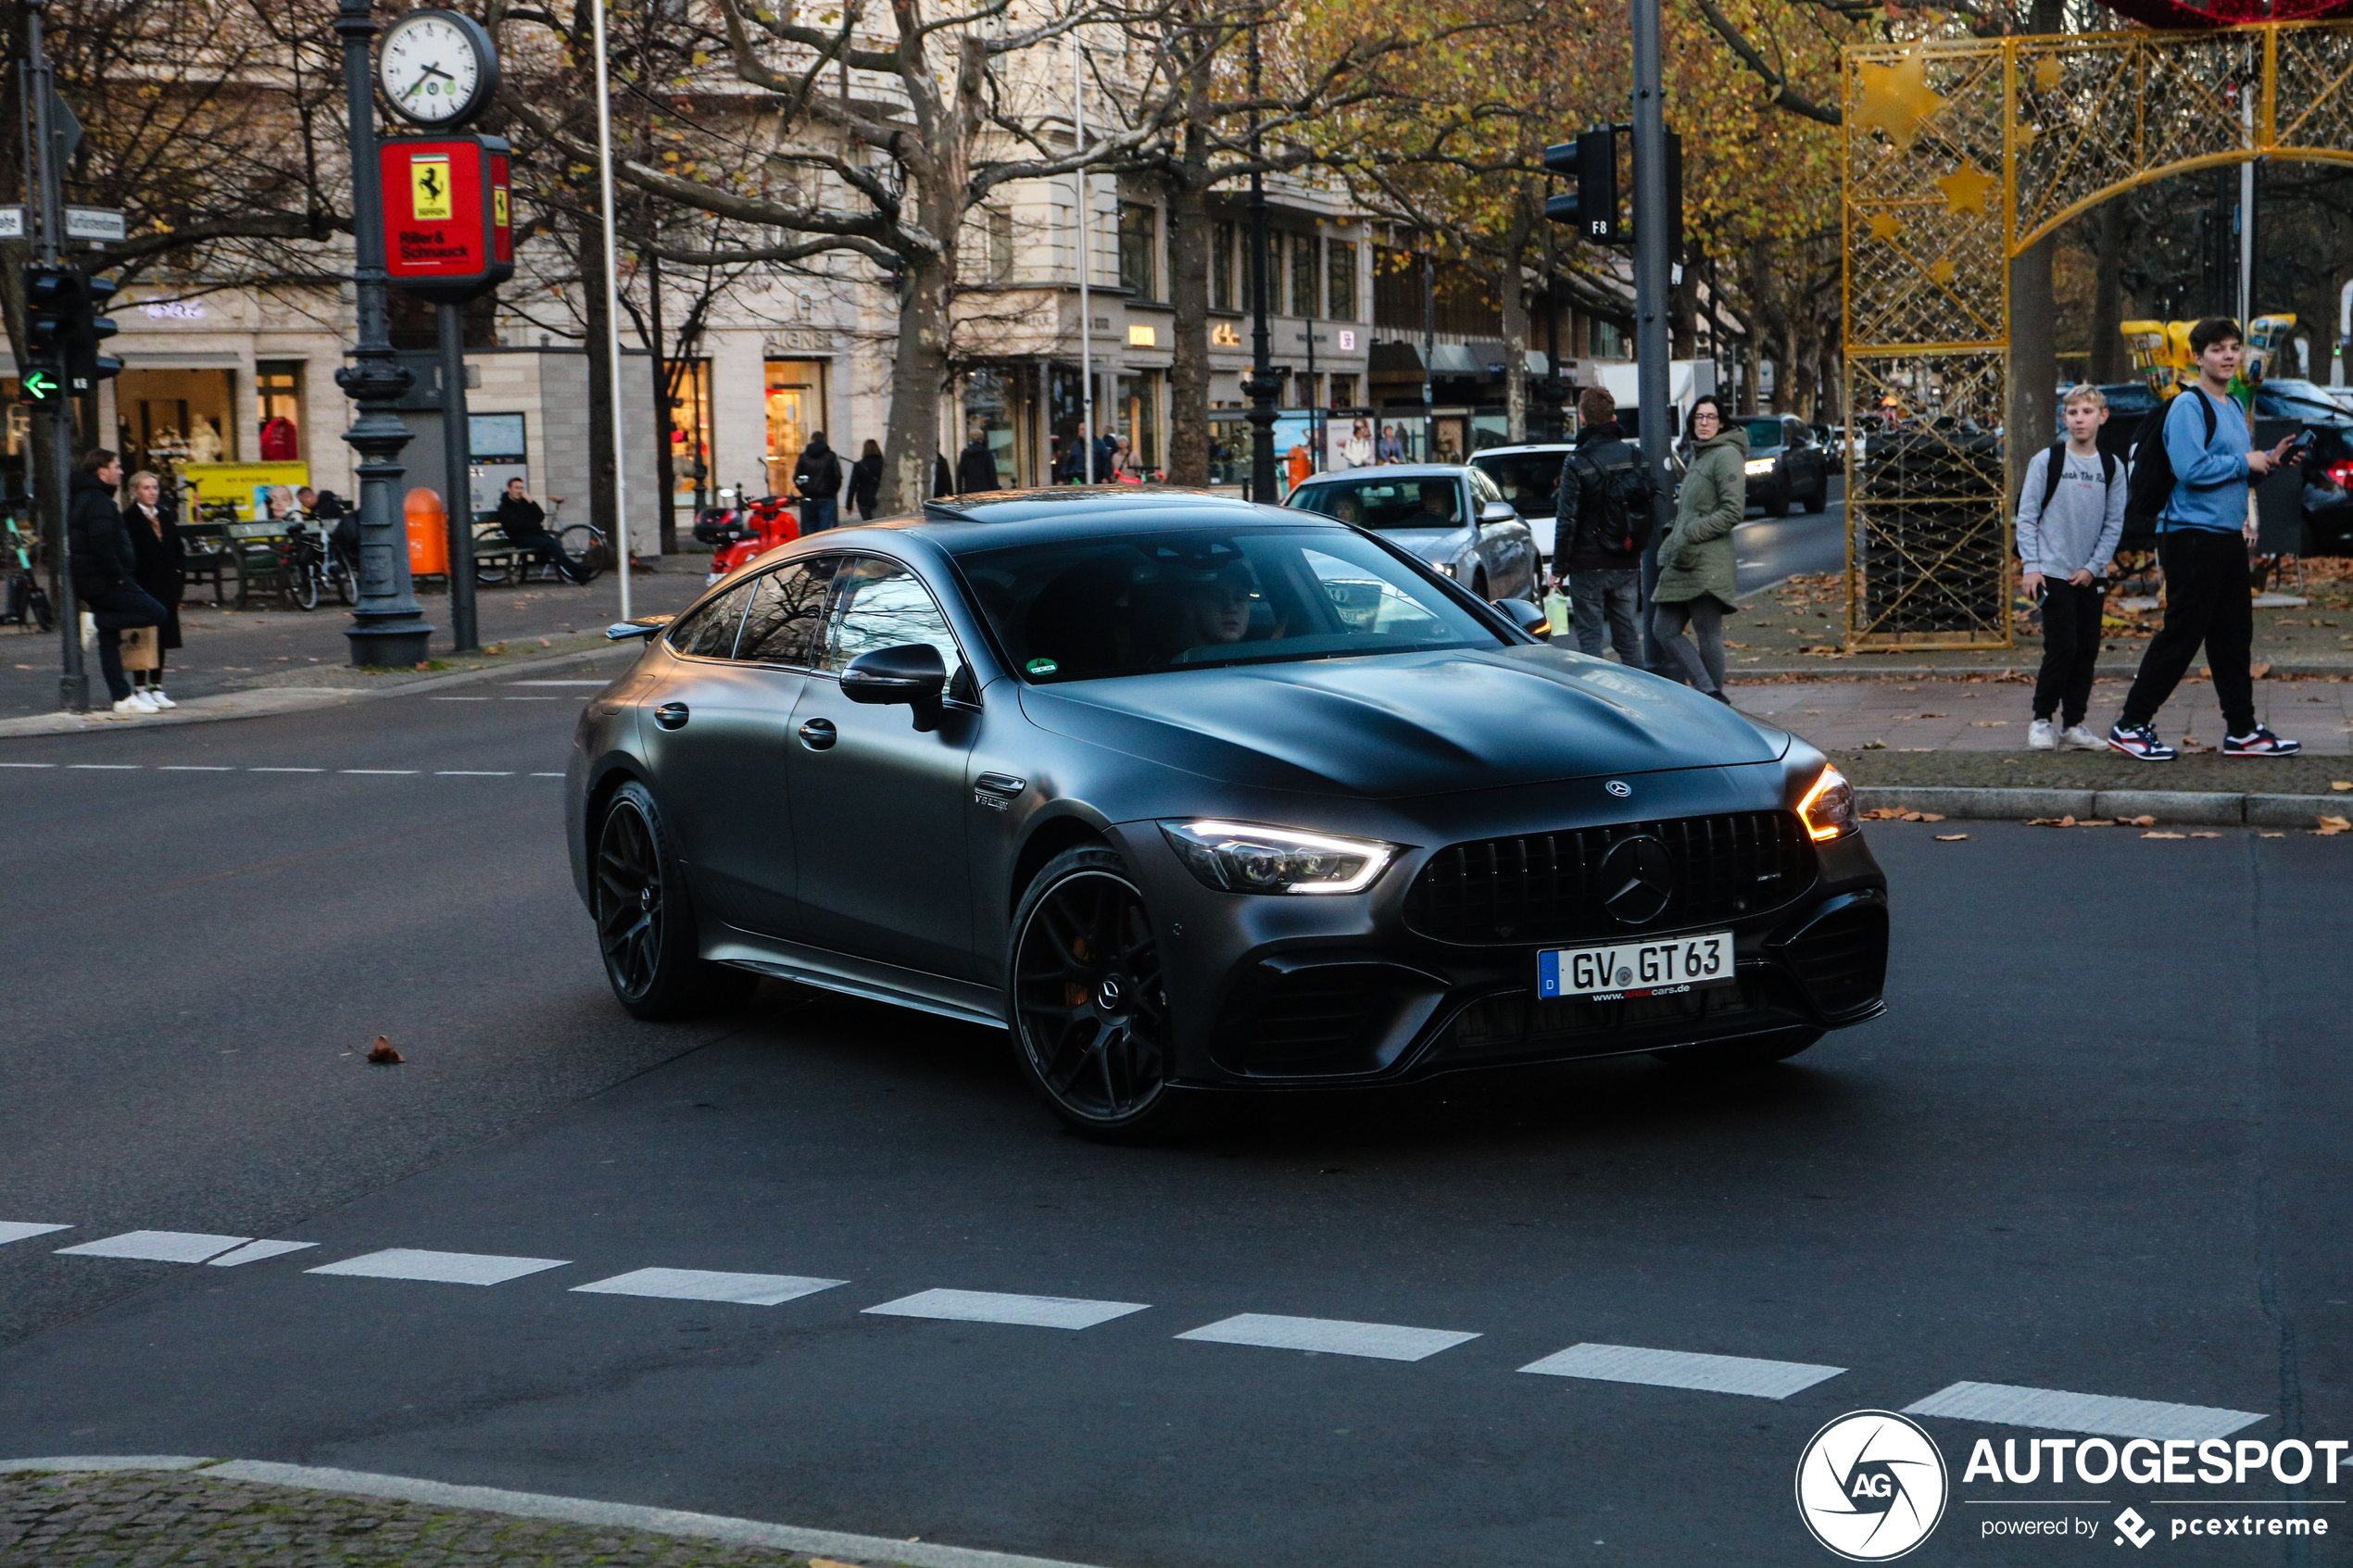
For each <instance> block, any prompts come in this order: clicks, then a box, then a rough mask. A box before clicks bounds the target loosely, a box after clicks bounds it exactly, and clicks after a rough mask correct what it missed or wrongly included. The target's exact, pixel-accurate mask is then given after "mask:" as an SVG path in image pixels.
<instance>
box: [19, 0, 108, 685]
mask: <svg viewBox="0 0 2353 1568" xmlns="http://www.w3.org/2000/svg"><path fill="white" fill-rule="evenodd" d="M46 6H47V0H26V4H25V25H26V31H27V38H26V53H27V55H28V56H29V58H28V62H27V63H28V64H29V66H30V67H31V69H29V70H28V71H27V72H26V73H25V74H26V76H27V77H28V79H29V80H30V83H31V89H32V91H31V94H28V95H29V96H30V97H31V100H32V103H31V112H32V138H33V155H32V167H33V170H34V176H35V182H36V183H37V185H38V186H39V194H38V195H37V197H36V199H37V201H38V202H39V204H40V214H39V217H40V222H41V259H42V261H43V262H44V264H46V265H48V266H52V267H54V266H56V265H57V240H58V238H59V236H60V235H62V234H63V233H64V232H65V209H64V206H63V203H62V202H61V200H60V198H59V193H58V189H57V143H56V141H55V139H54V138H55V136H56V129H55V127H53V126H52V125H51V124H50V119H51V116H50V113H49V105H50V102H51V100H52V97H53V95H54V94H55V91H56V89H55V88H53V87H52V86H51V85H50V74H49V55H48V51H47V49H46V47H45V46H44V44H43V41H42V29H41V23H42V18H43V12H44V10H45V9H46ZM63 379H64V378H62V377H61V378H60V380H61V381H62V380H63ZM68 391H69V388H68V387H66V386H63V385H60V386H59V388H58V391H57V397H55V398H54V399H50V400H48V401H47V404H46V406H45V407H44V408H43V410H42V418H43V420H44V421H45V422H46V423H47V425H48V427H49V428H48V430H47V431H46V432H45V435H46V437H47V440H48V443H49V485H48V493H47V494H46V495H42V496H41V497H39V499H40V500H41V502H42V503H43V504H42V508H41V509H42V510H43V511H44V512H45V513H47V514H48V515H47V521H48V524H49V536H50V538H51V539H53V540H55V541H56V548H57V556H56V560H57V630H58V634H59V635H60V637H62V638H63V647H62V651H63V655H64V661H63V662H62V663H61V664H60V665H59V666H58V671H59V672H58V675H57V706H58V707H59V708H61V709H64V710H65V711H66V712H68V713H87V712H89V711H90V671H89V667H88V666H87V665H85V664H83V663H82V601H81V600H80V599H78V598H76V597H75V596H74V593H73V533H72V530H71V529H69V527H67V525H66V500H67V490H68V488H69V483H70V476H71V474H72V472H73V423H72V421H73V413H72V409H71V408H69V405H68V403H67V400H66V394H67V392H68ZM109 696H111V694H109Z"/></svg>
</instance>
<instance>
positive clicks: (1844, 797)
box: [1797, 766, 1856, 843]
mask: <svg viewBox="0 0 2353 1568" xmlns="http://www.w3.org/2000/svg"><path fill="white" fill-rule="evenodd" d="M1797 817H1798V821H1800V822H1804V823H1805V824H1806V835H1807V836H1808V837H1810V838H1812V839H1813V840H1814V841H1815V842H1817V843H1819V842H1820V841H1822V840H1823V839H1826V838H1836V837H1837V836H1838V835H1839V834H1843V833H1853V832H1854V831H1855V829H1856V821H1855V788H1854V786H1853V785H1852V784H1848V783H1847V782H1846V775H1845V774H1844V773H1842V772H1840V771H1838V770H1837V769H1836V768H1832V767H1828V766H1825V767H1824V768H1823V769H1822V776H1821V777H1820V778H1818V779H1816V780H1815V781H1814V787H1813V788H1811V789H1809V790H1807V791H1806V796H1805V798H1804V799H1802V800H1800V801H1799V802H1798V803H1797Z"/></svg>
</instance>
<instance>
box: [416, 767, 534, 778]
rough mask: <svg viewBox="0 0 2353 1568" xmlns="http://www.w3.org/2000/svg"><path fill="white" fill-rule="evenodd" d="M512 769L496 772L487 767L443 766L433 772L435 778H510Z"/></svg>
mask: <svg viewBox="0 0 2353 1568" xmlns="http://www.w3.org/2000/svg"><path fill="white" fill-rule="evenodd" d="M514 776H515V775H514V771H513V770H512V769H509V770H508V771H506V772H503V773H501V772H496V771H492V770H490V769H487V768H444V769H442V770H440V771H438V772H436V773H434V778H436V779H511V778H513V777H514Z"/></svg>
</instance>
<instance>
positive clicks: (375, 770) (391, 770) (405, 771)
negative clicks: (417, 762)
mask: <svg viewBox="0 0 2353 1568" xmlns="http://www.w3.org/2000/svg"><path fill="white" fill-rule="evenodd" d="M335 771H336V772H338V773H379V774H384V775H386V776H389V775H392V774H395V773H397V774H400V775H402V776H403V777H406V776H407V775H409V774H410V773H414V772H415V771H417V770H416V769H414V768H337V769H336V770H335Z"/></svg>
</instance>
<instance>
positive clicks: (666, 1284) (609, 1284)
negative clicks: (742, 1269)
mask: <svg viewBox="0 0 2353 1568" xmlns="http://www.w3.org/2000/svg"><path fill="white" fill-rule="evenodd" d="M848 1284H849V1281H848V1280H846V1279H804V1278H802V1277H800V1276H799V1275H798V1274H727V1273H712V1272H711V1271H710V1270H708V1269H635V1270H633V1271H631V1272H630V1273H625V1274H615V1275H613V1276H612V1278H610V1279H600V1280H596V1281H593V1282H591V1283H590V1284H587V1285H575V1286H573V1290H575V1291H579V1292H582V1293H583V1294H585V1295H590V1296H658V1297H661V1298H663V1299H665V1300H670V1301H733V1302H736V1303H737V1304H738V1305H740V1306H746V1307H774V1306H776V1305H778V1304H779V1303H781V1302H785V1301H792V1300H797V1299H799V1298H801V1297H803V1296H814V1295H816V1294H817V1292H819V1291H821V1290H831V1289H832V1288H833V1287H834V1286H837V1285H848Z"/></svg>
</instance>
